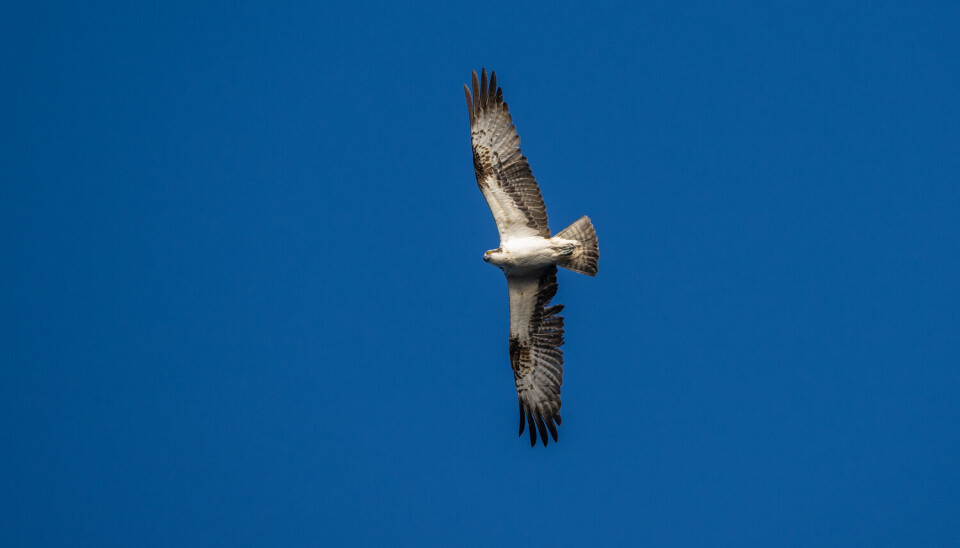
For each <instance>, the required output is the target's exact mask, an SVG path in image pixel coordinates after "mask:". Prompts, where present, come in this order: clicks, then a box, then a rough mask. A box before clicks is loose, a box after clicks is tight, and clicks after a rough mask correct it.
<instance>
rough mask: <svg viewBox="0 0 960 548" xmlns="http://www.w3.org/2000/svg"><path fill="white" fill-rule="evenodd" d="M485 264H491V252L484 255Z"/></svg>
mask: <svg viewBox="0 0 960 548" xmlns="http://www.w3.org/2000/svg"><path fill="white" fill-rule="evenodd" d="M483 262H485V263H489V262H490V252H489V251H487V252H486V253H484V254H483Z"/></svg>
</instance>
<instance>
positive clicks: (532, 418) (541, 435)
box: [518, 402, 560, 447]
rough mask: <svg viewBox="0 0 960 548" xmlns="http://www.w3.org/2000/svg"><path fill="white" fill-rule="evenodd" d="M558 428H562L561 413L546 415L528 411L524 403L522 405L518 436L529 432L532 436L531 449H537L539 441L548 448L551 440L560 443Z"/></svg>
mask: <svg viewBox="0 0 960 548" xmlns="http://www.w3.org/2000/svg"><path fill="white" fill-rule="evenodd" d="M558 426H560V414H559V413H553V414H549V411H547V412H546V413H542V412H538V411H532V410H530V409H526V408H525V407H524V405H523V403H522V402H521V403H520V432H519V434H518V435H519V436H521V437H522V436H523V431H524V430H527V432H528V433H529V434H530V447H536V445H537V441H540V442H541V443H543V446H544V447H546V446H547V443H548V442H549V441H550V438H553V441H554V443H557V442H559V441H560V434H559V432H558V431H557V427H558ZM548 434H549V435H548Z"/></svg>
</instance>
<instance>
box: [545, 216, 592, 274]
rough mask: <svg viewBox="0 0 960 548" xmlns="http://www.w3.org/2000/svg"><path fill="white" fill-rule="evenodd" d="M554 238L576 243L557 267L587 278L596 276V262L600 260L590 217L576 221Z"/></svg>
mask: <svg viewBox="0 0 960 548" xmlns="http://www.w3.org/2000/svg"><path fill="white" fill-rule="evenodd" d="M555 238H563V239H564V240H574V241H576V242H577V246H576V248H575V249H574V250H573V253H572V254H571V255H570V256H569V257H564V259H563V260H562V261H561V262H559V263H557V264H558V265H559V266H562V267H563V268H566V269H568V270H573V271H574V272H579V273H581V274H586V275H587V276H596V275H597V270H598V266H597V261H598V260H600V244H599V242H597V233H596V231H595V230H594V229H593V223H591V222H590V217H587V216H586V215H584V216H583V217H580V218H579V219H577V221H576V222H575V223H573V224H572V225H570V226H568V227H567V228H565V229H563V230H561V231H560V233H559V234H557V235H556V236H555Z"/></svg>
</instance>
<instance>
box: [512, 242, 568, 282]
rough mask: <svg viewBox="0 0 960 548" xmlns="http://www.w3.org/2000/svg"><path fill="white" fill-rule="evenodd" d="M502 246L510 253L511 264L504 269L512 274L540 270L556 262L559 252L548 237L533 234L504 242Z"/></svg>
mask: <svg viewBox="0 0 960 548" xmlns="http://www.w3.org/2000/svg"><path fill="white" fill-rule="evenodd" d="M502 248H503V250H504V251H506V252H507V253H509V256H510V259H511V261H510V264H509V265H505V266H506V268H504V271H506V272H507V273H510V274H523V273H524V272H528V271H534V270H540V269H543V268H545V267H548V266H550V265H553V264H556V263H557V259H558V258H559V257H558V254H557V251H556V249H555V248H554V246H553V243H552V242H551V241H550V240H549V239H547V238H541V237H540V236H531V237H528V238H517V239H515V240H510V241H507V242H503V244H502Z"/></svg>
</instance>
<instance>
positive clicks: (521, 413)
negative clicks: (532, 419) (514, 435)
mask: <svg viewBox="0 0 960 548" xmlns="http://www.w3.org/2000/svg"><path fill="white" fill-rule="evenodd" d="M526 423H527V421H526V416H525V415H524V414H523V403H522V402H521V403H520V434H518V435H520V436H522V435H523V429H524V426H526Z"/></svg>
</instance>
